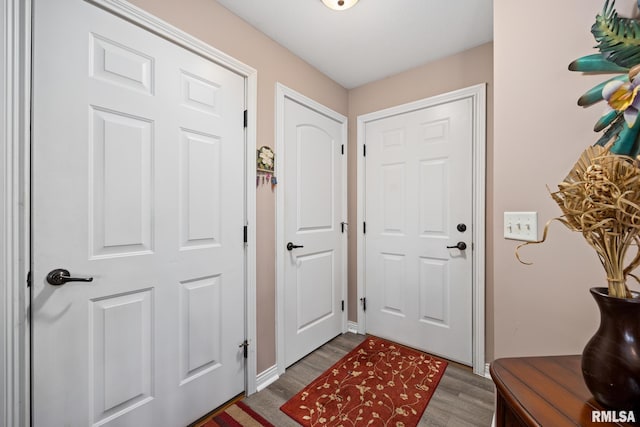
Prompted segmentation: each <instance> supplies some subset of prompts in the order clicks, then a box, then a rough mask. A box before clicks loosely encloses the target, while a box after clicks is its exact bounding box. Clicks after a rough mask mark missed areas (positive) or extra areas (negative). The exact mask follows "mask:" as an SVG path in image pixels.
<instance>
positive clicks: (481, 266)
mask: <svg viewBox="0 0 640 427" xmlns="http://www.w3.org/2000/svg"><path fill="white" fill-rule="evenodd" d="M486 91H487V89H486V84H479V85H475V86H470V87H468V88H464V89H459V90H456V91H453V92H448V93H445V94H442V95H436V96H433V97H430V98H425V99H422V100H418V101H415V102H410V103H407V104H402V105H398V106H395V107H391V108H386V109H384V110H380V111H375V112H373V113H368V114H363V115H360V116H358V118H357V126H358V137H357V140H358V142H357V153H358V168H357V171H358V172H357V177H358V178H357V188H358V193H357V194H358V200H357V206H358V208H357V222H356V224H354V226H355V227H356V228H357V242H356V244H357V286H358V300H359V301H362V298H364V297H365V296H366V292H365V256H364V249H365V241H364V239H365V234H364V230H363V224H364V221H366V218H365V212H364V206H365V197H366V194H365V184H366V182H365V167H366V157H365V155H364V146H365V143H366V141H365V126H366V124H367V122H371V121H374V120H379V119H383V118H385V117H390V116H394V115H398V114H403V113H407V112H410V111H415V110H420V109H423V108H427V107H431V106H434V105H438V104H443V103H447V102H452V101H457V100H460V99H465V98H470V99H471V100H472V104H473V113H472V114H473V130H472V133H473V136H472V138H473V143H472V150H473V153H472V156H473V172H472V179H473V223H474V225H475V226H474V227H473V236H472V242H473V251H472V262H473V269H472V281H473V296H472V306H473V316H472V321H473V327H472V328H473V338H472V339H473V343H472V347H473V349H472V354H473V372H474V373H476V374H477V375H482V376H484V375H485V370H486V368H485V355H484V351H485V302H484V298H485V288H484V287H485V205H486V197H485V194H486ZM358 333H360V334H364V333H366V324H365V312H364V309H363V304H362V303H361V304H359V305H358Z"/></svg>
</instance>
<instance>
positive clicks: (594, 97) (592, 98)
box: [578, 74, 628, 132]
mask: <svg viewBox="0 0 640 427" xmlns="http://www.w3.org/2000/svg"><path fill="white" fill-rule="evenodd" d="M627 79H628V77H627V75H626V74H624V75H622V76H616V77H612V78H610V79H609V80H607V81H604V82H602V83H600V84H599V85H597V86H594V87H593V88H591V89H589V90H588V91H587V92H586V93H585V94H584V95H582V96H581V97H580V98H579V99H578V105H579V106H581V107H589V106H590V105H593V104H595V103H596V102H599V101H602V99H603V98H602V89H603V88H604V87H605V86H606V85H607V83H609V82H612V81H614V80H627ZM596 132H599V131H596Z"/></svg>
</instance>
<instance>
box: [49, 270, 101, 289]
mask: <svg viewBox="0 0 640 427" xmlns="http://www.w3.org/2000/svg"><path fill="white" fill-rule="evenodd" d="M47 282H48V283H49V284H50V285H53V286H60V285H64V284H65V283H67V282H93V277H71V276H70V273H69V270H65V269H64V268H56V269H55V270H51V271H50V272H49V274H47Z"/></svg>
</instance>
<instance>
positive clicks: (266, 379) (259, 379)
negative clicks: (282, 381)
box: [256, 365, 280, 391]
mask: <svg viewBox="0 0 640 427" xmlns="http://www.w3.org/2000/svg"><path fill="white" fill-rule="evenodd" d="M278 378H280V377H279V375H278V365H273V366H272V367H270V368H268V369H265V370H264V371H262V372H260V373H259V374H258V375H257V376H256V391H261V390H264V389H265V388H267V387H268V386H269V385H270V384H271V383H273V382H275V381H276V380H277V379H278Z"/></svg>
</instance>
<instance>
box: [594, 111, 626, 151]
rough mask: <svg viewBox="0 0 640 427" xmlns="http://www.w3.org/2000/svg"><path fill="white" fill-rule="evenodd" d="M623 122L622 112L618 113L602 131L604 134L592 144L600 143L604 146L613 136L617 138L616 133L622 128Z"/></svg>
mask: <svg viewBox="0 0 640 427" xmlns="http://www.w3.org/2000/svg"><path fill="white" fill-rule="evenodd" d="M624 124H625V122H624V116H623V115H622V114H620V115H618V117H617V118H616V119H615V120H614V121H613V122H612V123H611V126H609V128H608V129H607V130H606V131H605V132H604V134H603V135H602V136H601V137H600V139H598V141H596V143H595V144H594V145H600V146H602V147H604V146H605V145H607V143H608V142H609V141H611V139H613V138H617V137H618V134H619V133H620V131H621V130H622V127H623V125H624Z"/></svg>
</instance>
